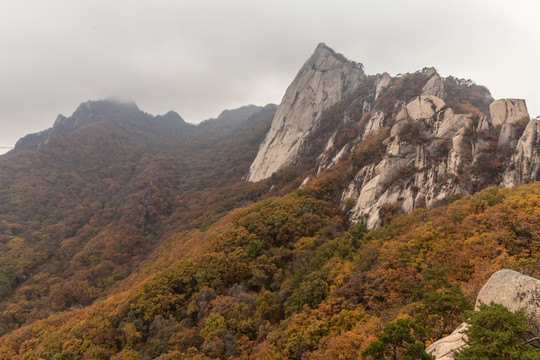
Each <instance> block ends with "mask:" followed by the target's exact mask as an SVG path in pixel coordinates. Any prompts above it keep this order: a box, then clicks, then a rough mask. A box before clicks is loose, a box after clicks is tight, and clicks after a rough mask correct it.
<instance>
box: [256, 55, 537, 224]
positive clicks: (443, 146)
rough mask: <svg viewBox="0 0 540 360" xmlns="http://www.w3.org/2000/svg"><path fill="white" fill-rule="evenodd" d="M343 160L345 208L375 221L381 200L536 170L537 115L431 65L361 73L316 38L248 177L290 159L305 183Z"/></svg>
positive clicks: (402, 199) (430, 201)
mask: <svg viewBox="0 0 540 360" xmlns="http://www.w3.org/2000/svg"><path fill="white" fill-rule="evenodd" d="M488 109H489V111H488ZM323 112H324V113H325V114H324V116H323V115H322V114H323ZM327 115H328V116H327ZM321 124H322V125H321ZM322 129H324V131H322ZM308 140H309V141H308ZM366 144H367V145H366ZM306 150H309V151H306ZM304 154H306V156H304ZM314 159H315V160H314ZM343 160H345V161H347V160H348V161H349V164H350V166H351V169H350V170H351V171H350V172H348V173H350V174H351V175H350V176H349V175H348V176H347V178H346V183H345V184H340V185H342V186H341V189H340V191H341V192H340V195H341V197H340V200H341V204H342V207H343V210H344V211H347V215H348V217H349V219H350V220H352V221H353V222H364V223H366V225H367V226H368V227H370V228H373V227H376V226H378V225H380V224H381V223H382V222H383V219H382V218H381V215H380V209H381V208H383V207H385V206H387V205H389V206H393V207H396V206H397V207H400V208H401V209H402V210H403V211H405V212H409V211H411V210H413V209H415V208H419V207H433V206H436V205H438V204H442V203H444V202H448V201H449V199H451V198H452V197H455V196H463V195H467V194H472V193H474V192H476V191H478V190H480V189H482V188H484V187H486V186H489V185H503V186H515V185H517V184H520V183H526V182H528V181H534V180H539V179H540V119H536V120H530V117H529V114H528V112H527V106H526V103H525V100H521V99H501V100H496V101H494V99H493V98H492V97H491V95H490V93H489V90H487V89H486V88H485V87H483V86H479V85H476V84H474V82H473V81H471V80H465V79H456V78H454V77H451V76H450V77H447V78H443V77H441V76H440V75H439V74H438V73H437V70H436V69H435V68H424V69H423V70H421V71H417V72H415V73H412V74H405V75H402V74H400V75H397V76H395V77H391V76H390V75H389V74H388V73H383V74H377V75H365V74H364V73H363V71H362V69H361V66H359V65H357V64H356V63H353V62H350V61H348V60H347V59H345V58H344V57H343V56H341V55H339V54H336V53H335V52H334V51H333V50H332V49H330V48H328V47H327V46H326V45H324V44H320V45H319V46H318V47H317V49H316V50H315V52H314V54H313V55H312V56H311V58H310V59H309V60H308V61H307V62H306V63H305V64H304V66H303V67H302V68H301V69H300V72H299V73H298V75H297V76H296V78H295V79H294V81H293V82H292V83H291V85H290V86H289V88H288V89H287V92H286V94H285V96H284V98H283V100H282V103H281V105H280V106H279V108H278V110H277V112H276V114H275V117H274V119H273V122H272V126H271V129H270V131H269V132H268V134H267V135H266V138H265V139H264V142H263V143H262V144H261V146H260V148H259V152H258V154H257V156H256V158H255V160H254V161H253V163H252V164H251V167H250V172H249V174H248V176H247V179H248V180H249V181H258V180H261V179H265V178H268V177H270V176H271V175H272V173H274V172H276V171H278V170H279V169H281V168H282V167H284V166H286V165H291V164H292V165H298V166H299V167H300V168H301V171H302V172H311V173H309V174H306V177H305V178H304V179H303V180H304V181H303V182H302V184H303V185H305V184H306V183H307V181H308V180H305V179H307V178H310V179H313V178H314V177H315V176H317V175H318V174H320V173H321V172H323V171H325V170H326V169H328V168H329V167H331V166H333V165H335V164H337V163H338V162H340V161H343ZM314 161H315V162H316V163H313V162H314ZM338 200H339V199H338ZM345 204H347V205H345ZM351 204H354V205H352V206H351Z"/></svg>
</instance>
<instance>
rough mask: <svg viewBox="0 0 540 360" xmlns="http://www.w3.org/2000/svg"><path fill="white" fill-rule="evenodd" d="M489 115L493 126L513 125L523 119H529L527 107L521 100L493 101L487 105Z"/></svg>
mask: <svg viewBox="0 0 540 360" xmlns="http://www.w3.org/2000/svg"><path fill="white" fill-rule="evenodd" d="M489 113H490V114H491V122H492V123H493V125H494V126H498V125H503V124H505V123H515V122H517V121H518V120H521V119H522V118H524V117H527V118H528V117H529V112H528V111H527V105H526V104H525V100H523V99H499V100H495V101H494V102H492V103H491V105H489Z"/></svg>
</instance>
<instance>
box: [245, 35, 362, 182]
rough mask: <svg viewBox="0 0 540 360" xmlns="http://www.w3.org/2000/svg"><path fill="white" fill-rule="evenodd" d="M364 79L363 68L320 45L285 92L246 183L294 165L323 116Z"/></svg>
mask: <svg viewBox="0 0 540 360" xmlns="http://www.w3.org/2000/svg"><path fill="white" fill-rule="evenodd" d="M363 76H364V72H363V70H362V65H359V64H357V63H355V62H353V61H349V60H347V59H346V58H345V57H344V56H343V55H340V54H337V53H336V52H335V51H334V50H332V49H331V48H329V47H328V46H326V45H325V44H322V43H321V44H319V45H318V46H317V48H316V49H315V52H314V53H313V55H311V57H310V58H309V59H308V60H307V61H306V63H305V64H304V65H303V66H302V68H301V69H300V71H299V72H298V74H297V75H296V77H295V79H294V80H293V82H292V83H291V85H290V86H289V88H288V89H287V91H286V93H285V96H284V97H283V99H282V101H281V104H280V105H279V107H278V110H277V112H276V115H275V116H274V120H273V122H272V126H271V128H270V131H269V132H268V134H267V136H266V138H265V140H264V141H263V143H262V144H261V146H260V148H259V153H258V154H257V158H256V159H255V161H254V162H253V164H252V165H251V168H250V171H249V174H248V177H247V178H248V180H249V181H258V180H261V179H264V178H267V177H269V176H270V175H272V173H274V172H275V171H277V170H278V169H280V168H282V167H283V166H285V165H287V164H290V163H291V162H294V161H295V160H296V159H297V156H298V153H299V151H300V149H301V148H302V146H303V145H304V142H305V140H306V139H307V137H308V136H309V135H310V134H311V132H312V131H313V130H314V129H315V128H316V126H317V124H318V122H319V120H320V117H321V114H322V112H323V111H324V110H326V109H328V108H329V107H330V106H332V105H334V104H335V103H336V102H338V101H340V100H341V99H343V98H344V97H345V96H346V95H348V94H351V93H352V92H353V91H354V90H355V88H356V86H357V85H358V84H359V81H360V79H361V78H362V77H363Z"/></svg>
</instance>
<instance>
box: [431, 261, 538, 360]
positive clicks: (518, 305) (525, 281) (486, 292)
mask: <svg viewBox="0 0 540 360" xmlns="http://www.w3.org/2000/svg"><path fill="white" fill-rule="evenodd" d="M491 302H494V303H497V304H500V305H503V306H504V307H506V308H507V309H508V310H510V311H512V312H515V311H518V310H520V309H523V310H524V312H525V314H526V315H528V316H529V317H531V318H532V319H533V324H532V325H533V326H534V327H535V328H536V330H537V331H538V332H540V280H538V279H535V278H533V277H530V276H526V275H523V274H520V273H518V272H516V271H513V270H508V269H505V270H500V271H497V272H496V273H494V274H493V275H492V276H491V277H490V279H489V280H488V282H487V283H486V284H485V285H484V287H483V288H482V290H480V293H478V297H477V299H476V305H475V309H476V310H477V309H478V307H479V305H480V303H484V304H490V303H491ZM466 327H467V324H466V323H463V324H461V325H460V326H459V327H458V328H457V329H456V330H455V331H454V332H453V333H452V334H450V335H449V336H447V337H444V338H442V339H440V340H438V341H436V342H434V343H433V344H431V345H430V346H429V347H428V348H427V349H426V351H427V352H428V353H430V354H431V355H433V356H435V359H436V360H451V359H453V356H452V353H453V352H454V351H455V350H458V349H460V348H461V347H463V346H465V341H464V338H463V337H464V335H463V333H462V332H463V330H465V328H466Z"/></svg>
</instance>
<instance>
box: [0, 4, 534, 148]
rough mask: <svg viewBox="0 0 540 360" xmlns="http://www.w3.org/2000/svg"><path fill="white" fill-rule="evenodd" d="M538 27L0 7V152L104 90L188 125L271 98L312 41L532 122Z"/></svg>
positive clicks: (392, 14)
mask: <svg viewBox="0 0 540 360" xmlns="http://www.w3.org/2000/svg"><path fill="white" fill-rule="evenodd" d="M539 19H540V1H537V0H513V1H498V0H451V1H450V0H438V1H434V0H407V1H406V0H378V1H359V0H356V1H341V0H332V1H315V0H310V1H294V0H288V1H281V0H272V1H266V0H265V1H254V0H184V1H180V0H176V1H173V0H170V1H167V0H161V1H160V0H154V1H143V0H140V1H137V0H129V1H127V0H126V1H121V0H108V1H102V0H48V1H40V0H35V1H29V0H14V1H12V0H0V47H1V49H0V147H10V146H13V145H14V143H15V142H16V140H17V139H18V138H20V137H22V136H24V135H25V134H27V133H31V132H37V131H40V130H43V129H46V128H48V127H50V126H52V124H53V122H54V120H55V118H56V116H57V114H59V113H61V114H64V115H66V116H69V115H71V114H72V113H73V111H74V110H75V109H76V107H77V106H78V105H79V104H80V103H81V102H84V101H87V100H97V99H103V98H107V97H110V96H116V97H119V98H123V99H127V100H132V101H134V102H136V103H137V104H138V105H139V107H140V108H141V109H142V110H143V111H146V112H149V113H151V114H163V113H166V112H167V111H169V110H175V111H176V112H178V113H179V114H180V115H181V116H182V117H183V118H184V119H185V120H186V121H188V122H192V123H196V122H200V121H201V120H204V119H207V118H210V117H216V116H217V115H219V113H220V112H221V110H223V109H232V108H236V107H239V106H242V105H246V104H252V103H253V104H257V105H265V104H267V103H279V102H280V101H281V98H282V96H283V94H284V93H285V89H286V88H287V86H288V84H289V83H290V82H291V81H292V79H293V78H294V76H295V75H296V73H297V71H298V70H299V68H300V67H301V66H302V64H303V63H304V61H305V60H306V59H307V58H308V57H309V56H310V55H311V53H312V52H313V50H314V49H315V47H316V46H317V44H318V43H319V42H325V43H326V44H327V45H328V46H330V47H332V48H333V49H334V50H336V51H337V52H339V53H342V54H343V55H345V56H346V57H347V58H349V59H351V60H354V61H357V62H360V63H363V64H364V66H365V71H366V72H367V73H368V74H376V73H380V72H384V71H388V72H389V73H390V74H391V75H396V74H398V73H406V72H414V71H416V70H419V69H422V68H423V67H426V66H434V67H436V68H437V69H438V70H439V73H440V74H442V75H444V76H448V75H454V76H456V77H460V78H467V79H472V80H474V81H475V82H476V83H478V84H482V85H485V86H487V87H488V88H489V89H490V90H491V93H492V95H493V97H495V98H503V97H516V98H524V99H526V101H527V105H528V108H529V113H530V114H531V115H532V116H537V115H540V95H539V92H540V91H539V90H538V89H539V85H538V84H539V83H540V25H539V23H538V21H539ZM1 152H2V149H0V153H1Z"/></svg>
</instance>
